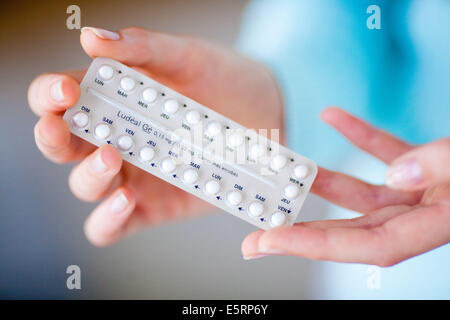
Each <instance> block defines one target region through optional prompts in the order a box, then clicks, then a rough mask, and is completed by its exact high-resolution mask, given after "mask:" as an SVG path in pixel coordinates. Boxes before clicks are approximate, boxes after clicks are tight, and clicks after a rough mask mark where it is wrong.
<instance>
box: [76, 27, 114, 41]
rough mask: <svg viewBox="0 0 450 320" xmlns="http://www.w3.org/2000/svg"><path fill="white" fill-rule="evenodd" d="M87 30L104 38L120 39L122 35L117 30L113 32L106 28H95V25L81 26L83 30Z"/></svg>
mask: <svg viewBox="0 0 450 320" xmlns="http://www.w3.org/2000/svg"><path fill="white" fill-rule="evenodd" d="M86 30H91V31H92V32H93V33H95V35H96V36H97V37H99V38H100V39H103V40H119V39H120V35H119V34H118V33H116V32H112V31H109V30H105V29H100V28H94V27H83V28H81V32H84V31H86Z"/></svg>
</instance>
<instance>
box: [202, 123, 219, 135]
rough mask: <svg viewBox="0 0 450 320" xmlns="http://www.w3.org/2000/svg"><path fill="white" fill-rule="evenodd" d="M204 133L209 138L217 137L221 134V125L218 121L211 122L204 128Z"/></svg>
mask: <svg viewBox="0 0 450 320" xmlns="http://www.w3.org/2000/svg"><path fill="white" fill-rule="evenodd" d="M206 132H207V133H208V135H210V136H211V137H215V136H217V135H218V134H219V133H220V132H222V125H221V124H220V122H218V121H212V122H210V123H209V124H208V127H207V128H206Z"/></svg>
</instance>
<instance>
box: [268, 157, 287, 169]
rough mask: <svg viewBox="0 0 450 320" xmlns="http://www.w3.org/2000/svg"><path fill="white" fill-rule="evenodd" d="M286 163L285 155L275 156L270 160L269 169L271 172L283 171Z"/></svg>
mask: <svg viewBox="0 0 450 320" xmlns="http://www.w3.org/2000/svg"><path fill="white" fill-rule="evenodd" d="M286 163H287V158H286V156H285V155H282V154H277V155H276V156H275V157H273V158H272V160H271V161H270V167H271V168H272V169H273V170H280V169H283V168H284V166H285V165H286Z"/></svg>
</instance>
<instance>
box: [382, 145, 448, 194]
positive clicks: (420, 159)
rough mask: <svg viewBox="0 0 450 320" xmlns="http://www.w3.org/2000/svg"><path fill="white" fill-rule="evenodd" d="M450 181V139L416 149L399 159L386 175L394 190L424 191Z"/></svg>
mask: <svg viewBox="0 0 450 320" xmlns="http://www.w3.org/2000/svg"><path fill="white" fill-rule="evenodd" d="M449 181H450V138H445V139H441V140H437V141H435V142H432V143H429V144H426V145H423V146H421V147H418V148H415V149H413V150H412V151H410V152H407V153H405V154H404V155H402V156H401V157H399V158H397V159H396V160H395V161H394V162H393V163H392V164H391V166H390V167H389V169H388V171H387V173H386V184H387V185H388V186H389V187H391V188H393V189H401V190H408V191H413V190H423V189H426V188H428V187H430V186H432V185H437V184H440V183H445V182H449Z"/></svg>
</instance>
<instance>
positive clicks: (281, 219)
mask: <svg viewBox="0 0 450 320" xmlns="http://www.w3.org/2000/svg"><path fill="white" fill-rule="evenodd" d="M285 222H286V216H285V215H284V213H283V212H280V211H277V212H275V213H274V214H272V216H271V217H270V224H271V225H272V226H273V227H279V226H282V225H283V224H285Z"/></svg>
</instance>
